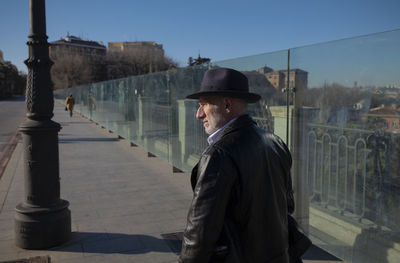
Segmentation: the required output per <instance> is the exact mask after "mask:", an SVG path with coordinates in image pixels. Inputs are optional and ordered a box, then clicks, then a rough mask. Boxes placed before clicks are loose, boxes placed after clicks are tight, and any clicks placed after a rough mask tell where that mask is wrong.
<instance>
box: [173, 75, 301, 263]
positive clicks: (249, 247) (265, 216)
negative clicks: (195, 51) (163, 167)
mask: <svg viewBox="0 0 400 263" xmlns="http://www.w3.org/2000/svg"><path fill="white" fill-rule="evenodd" d="M187 98H190V99H198V100H199V108H198V110H197V113H196V118H197V119H200V120H202V121H203V125H204V129H205V131H206V133H207V134H209V135H210V136H209V138H208V143H209V146H208V147H207V148H206V149H205V151H204V152H203V154H202V156H201V158H200V161H199V163H198V164H197V165H196V166H195V167H194V168H193V171H192V176H191V183H192V188H193V192H194V194H193V200H192V203H191V206H190V209H189V213H188V218H187V226H186V229H185V231H184V234H183V242H182V252H181V255H180V258H179V261H180V262H185V263H186V262H251V263H257V262H274V263H275V262H277V263H278V262H279V263H280V262H282V263H287V262H289V253H288V249H289V244H288V238H289V234H288V219H287V215H288V212H292V210H293V209H294V202H293V199H292V197H293V193H292V186H291V179H290V167H291V163H292V159H291V155H290V153H289V150H288V148H287V147H286V145H285V144H284V143H283V142H282V140H281V139H280V138H278V137H277V136H275V135H274V134H272V133H269V132H266V131H264V130H262V129H260V128H259V127H257V126H256V124H255V122H254V121H253V120H252V119H251V118H250V117H249V116H248V115H247V104H248V103H254V102H256V101H258V100H259V99H260V96H259V95H258V94H254V93H250V92H249V88H248V80H247V78H246V76H245V75H243V74H242V73H240V72H238V71H236V70H233V69H228V68H216V69H211V70H208V71H207V72H206V73H205V75H204V78H203V81H202V84H201V89H200V92H198V93H195V94H191V95H189V96H187ZM288 210H291V211H288Z"/></svg>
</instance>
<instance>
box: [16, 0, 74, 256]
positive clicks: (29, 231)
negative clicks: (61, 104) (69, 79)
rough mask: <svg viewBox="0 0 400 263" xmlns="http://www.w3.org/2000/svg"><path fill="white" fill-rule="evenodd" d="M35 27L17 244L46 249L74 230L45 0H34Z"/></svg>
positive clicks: (31, 14) (31, 42)
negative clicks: (62, 170)
mask: <svg viewBox="0 0 400 263" xmlns="http://www.w3.org/2000/svg"><path fill="white" fill-rule="evenodd" d="M29 18H30V19H29V24H30V27H29V28H30V32H29V35H28V38H29V41H28V42H27V45H28V47H29V57H28V59H27V60H25V64H26V65H27V66H28V70H29V71H28V78H27V87H26V107H27V114H26V116H27V119H26V120H25V121H24V123H22V124H21V126H20V131H21V132H22V135H23V145H24V166H25V167H24V168H25V178H24V180H25V194H24V200H23V202H22V203H20V204H18V205H17V207H16V208H15V210H16V214H15V221H14V222H15V244H16V245H17V246H19V247H22V248H28V249H41V248H49V247H53V246H56V245H59V244H61V243H64V242H65V241H67V240H68V239H69V238H70V235H71V213H70V211H69V209H68V206H69V203H68V201H66V200H62V199H60V178H59V159H58V132H59V131H60V129H61V126H60V124H58V123H56V122H54V121H52V120H51V118H52V117H53V108H54V99H53V86H52V82H51V78H50V68H51V66H52V64H53V62H52V61H51V60H50V58H49V44H48V42H47V36H46V15H45V1H44V0H29Z"/></svg>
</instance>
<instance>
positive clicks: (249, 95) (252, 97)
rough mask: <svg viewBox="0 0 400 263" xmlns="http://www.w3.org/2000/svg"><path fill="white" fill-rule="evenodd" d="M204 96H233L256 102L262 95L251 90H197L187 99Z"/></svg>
mask: <svg viewBox="0 0 400 263" xmlns="http://www.w3.org/2000/svg"><path fill="white" fill-rule="evenodd" d="M202 96H223V97H231V98H238V99H243V100H245V101H247V102H248V103H254V102H257V101H259V100H260V99H261V96H260V95H258V94H256V93H251V92H237V91H205V92H197V93H193V94H190V95H187V96H186V98H187V99H199V98H200V97H202Z"/></svg>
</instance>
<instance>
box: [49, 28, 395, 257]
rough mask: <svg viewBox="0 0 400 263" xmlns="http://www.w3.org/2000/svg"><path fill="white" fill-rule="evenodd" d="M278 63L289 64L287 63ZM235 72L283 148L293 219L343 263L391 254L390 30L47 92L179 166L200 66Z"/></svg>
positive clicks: (195, 151)
mask: <svg viewBox="0 0 400 263" xmlns="http://www.w3.org/2000/svg"><path fill="white" fill-rule="evenodd" d="M288 62H289V65H290V68H289V69H288ZM214 67H230V68H234V69H236V70H239V71H242V72H243V73H244V74H245V75H246V76H247V77H248V78H249V84H250V90H251V91H252V92H255V93H258V94H260V95H261V96H262V99H261V100H260V101H259V102H257V103H254V104H252V105H250V107H249V112H250V115H251V116H252V117H253V118H254V119H255V120H256V121H257V123H258V125H259V126H261V127H263V128H264V129H266V130H269V131H272V132H274V133H275V134H277V135H278V136H280V137H281V138H282V139H283V140H285V141H286V142H287V144H288V145H289V147H290V149H291V151H292V155H293V168H292V176H293V184H294V190H295V195H296V196H295V198H296V206H297V207H296V211H295V217H296V218H297V219H298V221H299V223H300V224H301V225H302V227H303V228H304V229H305V231H306V232H307V233H308V234H309V236H310V237H311V238H312V240H313V241H314V243H315V244H316V245H317V246H319V247H321V248H323V249H325V250H327V251H329V252H330V253H332V254H333V255H335V256H337V257H339V258H341V259H343V260H345V261H346V262H363V263H367V262H398V259H399V258H400V235H399V233H400V232H399V230H400V219H399V218H400V208H399V207H400V206H399V202H400V173H399V170H400V161H399V156H400V99H399V94H400V74H399V73H398V72H399V70H398V69H399V68H400V30H397V31H391V32H385V33H380V34H375V35H370V36H364V37H357V38H353V39H347V40H341V41H334V42H329V43H323V44H318V45H312V46H307V47H301V48H294V49H290V50H285V51H280V52H274V53H267V54H261V55H256V56H249V57H243V58H238V59H231V60H225V61H220V62H214V63H210V64H205V65H202V66H194V67H186V68H178V69H174V70H170V71H166V72H159V73H153V74H149V75H143V76H133V77H128V78H124V79H117V80H110V81H105V82H100V83H93V84H90V85H86V86H80V87H76V88H72V89H68V90H56V91H54V93H55V98H56V100H60V101H61V102H64V100H65V97H66V96H67V95H68V94H73V96H74V97H75V99H76V107H75V110H76V111H77V112H78V113H80V114H82V115H83V116H86V117H87V118H89V119H91V120H93V121H95V122H96V123H98V124H99V125H101V126H103V127H104V128H106V129H108V130H110V131H112V132H115V133H116V134H118V135H119V136H121V137H123V138H125V139H127V140H129V141H130V142H132V143H134V144H136V145H139V146H141V147H143V148H144V149H146V150H147V151H148V152H150V153H152V154H154V155H156V156H158V157H160V158H162V159H164V160H166V161H167V162H169V163H170V164H171V165H172V166H174V167H175V168H177V169H179V170H182V171H184V172H190V171H191V169H192V167H193V166H194V165H195V164H196V163H197V161H198V159H199V157H200V155H201V153H202V151H203V150H204V149H205V148H206V147H207V140H206V139H207V134H205V132H204V129H203V126H202V123H201V121H199V120H196V118H195V115H196V111H197V106H198V104H197V101H196V100H188V99H185V96H186V95H187V94H190V93H194V92H196V91H198V90H199V87H200V83H201V80H202V77H203V75H204V73H205V72H206V71H207V70H208V69H209V68H214Z"/></svg>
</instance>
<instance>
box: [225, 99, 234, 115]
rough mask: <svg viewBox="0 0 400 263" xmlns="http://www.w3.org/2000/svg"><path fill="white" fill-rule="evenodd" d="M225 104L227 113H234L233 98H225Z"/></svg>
mask: <svg viewBox="0 0 400 263" xmlns="http://www.w3.org/2000/svg"><path fill="white" fill-rule="evenodd" d="M224 103H225V110H226V111H227V112H231V111H232V107H231V106H232V99H231V98H224Z"/></svg>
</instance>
